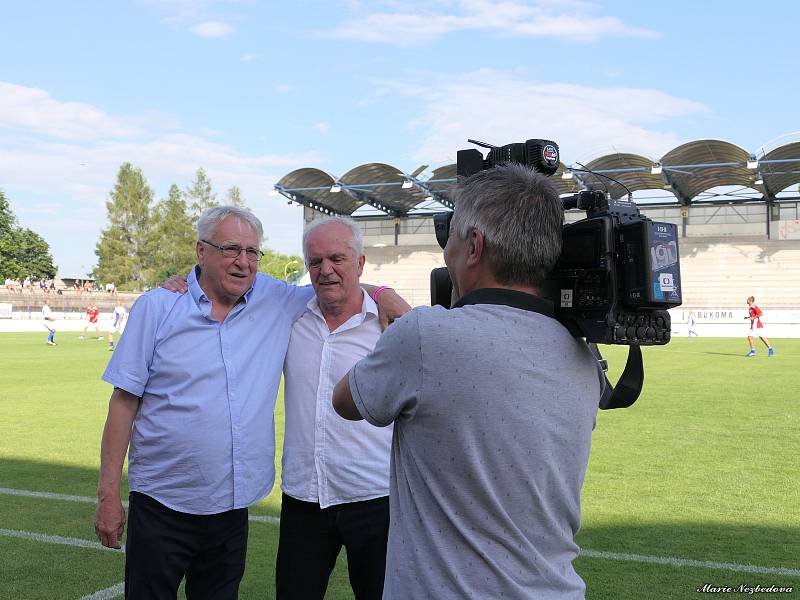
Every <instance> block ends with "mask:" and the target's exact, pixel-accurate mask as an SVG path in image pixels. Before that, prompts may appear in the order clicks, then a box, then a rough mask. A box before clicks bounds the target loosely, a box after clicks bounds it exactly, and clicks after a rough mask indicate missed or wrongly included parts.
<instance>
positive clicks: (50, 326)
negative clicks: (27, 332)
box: [42, 319, 56, 331]
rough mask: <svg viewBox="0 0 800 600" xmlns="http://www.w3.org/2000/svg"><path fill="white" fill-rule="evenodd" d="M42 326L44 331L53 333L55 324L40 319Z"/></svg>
mask: <svg viewBox="0 0 800 600" xmlns="http://www.w3.org/2000/svg"><path fill="white" fill-rule="evenodd" d="M42 325H44V327H45V329H47V331H55V330H56V324H55V322H54V321H47V320H45V319H42Z"/></svg>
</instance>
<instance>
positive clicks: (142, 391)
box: [95, 206, 314, 599]
mask: <svg viewBox="0 0 800 600" xmlns="http://www.w3.org/2000/svg"><path fill="white" fill-rule="evenodd" d="M197 229H198V241H197V246H196V251H197V261H198V266H197V267H196V268H195V269H194V270H193V272H192V273H191V274H190V275H189V278H188V281H187V283H188V292H189V293H187V294H174V293H171V292H169V291H168V290H166V289H156V290H153V291H151V292H148V293H147V294H144V295H143V296H141V297H140V298H139V300H137V302H136V303H135V304H134V306H133V308H132V309H131V314H130V318H129V321H128V327H127V329H126V332H125V335H124V336H123V337H122V339H121V340H120V342H119V345H118V346H117V350H116V352H115V353H114V355H113V356H112V358H111V361H110V362H109V364H108V367H107V369H106V371H105V373H104V374H103V379H104V380H105V381H107V382H108V383H111V384H112V385H113V386H114V391H113V393H112V395H111V400H110V402H109V412H108V418H107V420H106V425H105V429H104V432H103V441H102V445H101V466H100V481H99V485H98V508H97V512H96V514H95V530H96V532H97V535H98V537H99V539H100V541H101V543H102V544H103V545H105V546H108V547H114V548H118V547H120V538H121V537H122V533H123V529H124V526H125V512H124V510H123V507H122V502H121V499H120V480H121V475H122V466H123V462H124V460H125V454H126V451H128V448H129V446H130V450H129V454H128V457H129V468H128V482H129V487H130V490H131V493H130V506H129V522H128V534H127V543H126V554H127V555H126V564H125V597H126V598H128V599H131V598H175V597H176V593H177V590H178V586H179V584H180V581H181V579H183V577H184V576H185V577H186V595H187V597H188V598H235V597H236V596H237V593H238V588H239V583H240V581H241V578H242V576H243V574H244V567H245V555H246V550H247V531H248V529H247V523H248V518H247V517H248V516H247V507H248V506H250V505H252V504H254V503H255V502H258V501H259V500H261V499H262V498H264V497H265V496H266V495H267V494H268V493H269V492H270V490H271V489H272V485H273V483H274V480H275V465H274V457H275V425H274V419H273V410H274V406H275V398H276V395H277V392H278V386H279V384H280V377H281V368H282V367H283V361H284V357H285V354H286V349H287V345H288V341H289V335H290V333H291V329H292V323H293V322H294V321H295V320H296V319H297V318H298V317H299V316H300V315H301V314H302V313H303V312H304V311H305V310H306V305H307V304H308V302H309V301H310V300H311V299H312V297H313V296H314V290H313V288H312V287H311V286H306V287H296V286H292V285H288V284H286V283H285V282H283V281H278V280H275V279H272V278H271V277H267V276H263V275H259V276H258V277H256V273H257V269H258V261H259V259H260V257H261V250H260V244H261V240H262V235H263V234H262V227H261V223H260V221H259V220H258V219H257V218H256V217H255V216H254V215H253V214H252V213H250V212H249V211H246V210H242V209H239V208H236V207H232V206H221V207H215V208H211V209H209V210H207V211H206V212H205V213H203V215H202V216H201V218H200V220H199V222H198V224H197Z"/></svg>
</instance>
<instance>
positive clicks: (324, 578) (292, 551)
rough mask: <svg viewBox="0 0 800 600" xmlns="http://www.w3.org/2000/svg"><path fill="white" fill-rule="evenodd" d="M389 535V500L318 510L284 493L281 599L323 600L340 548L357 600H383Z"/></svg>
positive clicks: (278, 569)
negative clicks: (342, 551) (345, 559)
mask: <svg viewBox="0 0 800 600" xmlns="http://www.w3.org/2000/svg"><path fill="white" fill-rule="evenodd" d="M388 536H389V497H388V496H384V497H382V498H375V499H374V500H365V501H363V502H348V503H345V504H339V505H336V506H329V507H328V508H320V506H319V504H317V503H315V502H303V501H301V500H297V499H295V498H292V497H291V496H287V495H286V494H283V499H282V504H281V526H280V540H279V541H278V561H277V567H276V573H275V584H276V588H277V600H322V598H324V597H325V590H326V589H327V587H328V579H329V577H330V574H331V571H333V567H334V566H335V565H336V557H337V556H338V555H339V550H341V548H342V546H344V548H345V551H346V552H347V567H348V571H349V576H350V585H351V587H352V588H353V594H354V596H355V598H356V600H380V599H381V597H382V596H383V578H384V575H385V571H386V542H387V540H388Z"/></svg>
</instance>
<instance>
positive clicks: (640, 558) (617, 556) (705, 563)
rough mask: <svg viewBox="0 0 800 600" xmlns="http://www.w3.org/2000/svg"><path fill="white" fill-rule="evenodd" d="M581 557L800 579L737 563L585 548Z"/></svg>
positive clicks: (793, 572)
mask: <svg viewBox="0 0 800 600" xmlns="http://www.w3.org/2000/svg"><path fill="white" fill-rule="evenodd" d="M581 556H586V557H588V558H604V559H610V560H623V561H627V562H643V563H655V564H659V565H670V566H673V567H694V568H699V569H717V570H720V571H736V572H737V573H759V574H763V575H784V576H788V577H800V569H787V568H786V567H759V566H756V565H740V564H736V563H723V562H714V561H710V560H692V559H689V558H675V557H671V556H644V555H641V554H626V553H624V552H602V551H598V550H588V549H583V548H582V549H581Z"/></svg>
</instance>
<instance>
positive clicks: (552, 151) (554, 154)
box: [542, 144, 558, 167]
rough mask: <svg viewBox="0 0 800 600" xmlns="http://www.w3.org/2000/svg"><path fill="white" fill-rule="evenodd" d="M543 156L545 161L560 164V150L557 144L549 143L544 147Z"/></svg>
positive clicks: (549, 163)
mask: <svg viewBox="0 0 800 600" xmlns="http://www.w3.org/2000/svg"><path fill="white" fill-rule="evenodd" d="M542 158H544V160H545V162H546V163H547V164H548V165H550V166H551V167H552V166H553V165H557V164H558V150H556V148H555V146H553V145H552V144H547V145H546V146H545V147H544V148H542Z"/></svg>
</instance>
